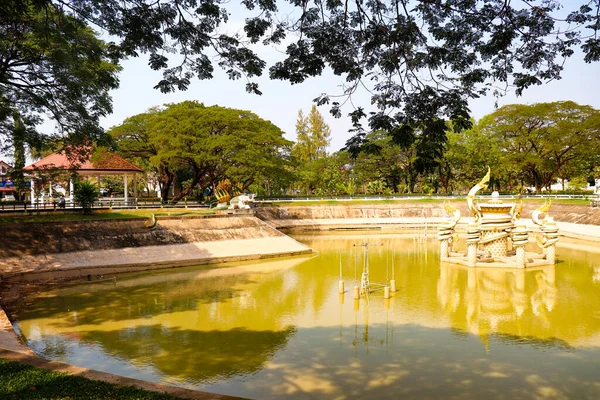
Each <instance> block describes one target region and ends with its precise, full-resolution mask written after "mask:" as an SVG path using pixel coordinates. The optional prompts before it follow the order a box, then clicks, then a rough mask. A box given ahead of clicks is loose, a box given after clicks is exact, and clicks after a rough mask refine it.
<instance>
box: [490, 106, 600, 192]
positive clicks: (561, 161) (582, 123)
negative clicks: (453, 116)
mask: <svg viewBox="0 0 600 400" xmlns="http://www.w3.org/2000/svg"><path fill="white" fill-rule="evenodd" d="M479 129H480V130H481V132H482V133H483V134H484V135H486V136H487V137H488V138H489V139H490V140H491V141H492V142H493V145H494V146H496V147H497V148H498V150H499V152H500V154H501V155H502V156H501V162H502V165H504V166H505V167H506V169H510V168H513V169H516V170H517V171H518V173H519V176H520V177H521V180H522V181H524V182H525V183H527V184H528V185H532V186H535V187H536V189H537V190H538V191H539V190H541V188H545V187H549V186H550V185H552V184H553V183H554V182H555V181H556V179H557V178H558V177H559V176H561V172H564V171H565V170H566V169H567V168H569V167H570V166H571V167H572V166H574V163H575V162H580V161H583V160H590V161H591V160H592V159H595V157H596V154H598V151H600V111H598V110H595V109H594V108H592V107H590V106H581V105H579V104H576V103H574V102H572V101H560V102H554V103H539V104H533V105H522V104H512V105H507V106H504V107H502V108H500V109H498V110H497V111H495V112H493V113H492V114H490V115H487V116H486V117H484V118H483V119H482V120H481V121H480V123H479Z"/></svg>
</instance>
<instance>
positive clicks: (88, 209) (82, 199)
mask: <svg viewBox="0 0 600 400" xmlns="http://www.w3.org/2000/svg"><path fill="white" fill-rule="evenodd" d="M99 197H100V190H99V189H98V186H96V185H95V184H93V183H91V182H89V181H81V182H77V184H76V185H75V192H74V196H73V198H74V199H75V202H77V203H78V204H79V205H80V206H81V209H82V211H83V214H84V215H89V214H91V213H92V206H93V205H94V202H96V201H98V198H99Z"/></svg>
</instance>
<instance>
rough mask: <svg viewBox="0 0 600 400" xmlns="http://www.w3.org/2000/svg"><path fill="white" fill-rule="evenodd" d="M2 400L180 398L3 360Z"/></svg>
mask: <svg viewBox="0 0 600 400" xmlns="http://www.w3.org/2000/svg"><path fill="white" fill-rule="evenodd" d="M0 398H1V399H5V400H12V399H14V400H17V399H18V400H24V399H27V400H29V399H64V400H67V399H149V400H154V399H157V400H169V399H176V397H173V396H169V395H166V394H161V393H155V392H149V391H146V390H141V389H137V388H135V387H133V386H118V385H112V384H110V383H106V382H100V381H93V380H90V379H86V378H83V377H81V376H75V375H69V374H66V373H63V372H54V371H49V370H46V369H42V368H35V367H32V366H29V365H25V364H21V363H18V362H14V361H8V360H5V359H0Z"/></svg>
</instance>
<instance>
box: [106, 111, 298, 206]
mask: <svg viewBox="0 0 600 400" xmlns="http://www.w3.org/2000/svg"><path fill="white" fill-rule="evenodd" d="M109 133H110V134H111V135H112V136H113V137H114V138H115V140H116V142H117V144H118V146H119V150H120V151H121V152H122V153H123V154H124V155H126V156H128V157H142V158H145V159H147V160H148V161H147V162H148V164H147V168H149V169H151V170H152V171H153V172H154V173H155V174H156V175H157V176H158V180H159V182H160V183H161V191H162V195H163V199H165V200H166V198H167V197H166V196H167V195H168V190H169V188H170V186H171V185H172V184H173V182H174V180H175V179H177V177H178V176H179V177H180V182H179V183H180V184H181V185H182V186H183V190H182V191H181V192H180V194H179V195H178V196H176V197H175V199H174V200H175V201H177V200H179V199H181V198H183V197H184V196H190V195H191V194H192V193H193V192H194V191H195V190H196V191H199V192H200V193H203V192H204V191H205V190H206V189H207V188H214V186H215V185H216V183H217V182H219V181H221V180H223V179H229V180H230V181H231V182H232V183H234V184H236V185H240V186H241V187H242V188H243V189H246V188H248V187H249V186H250V185H251V184H252V183H253V182H254V181H255V179H257V177H260V176H269V175H271V174H276V173H277V172H278V171H279V170H281V169H283V168H284V167H285V165H286V161H285V159H286V157H287V154H288V153H289V147H290V146H291V142H289V141H288V140H286V139H284V138H283V132H282V131H281V130H280V129H279V128H278V127H276V126H275V125H273V124H272V123H271V122H269V121H266V120H263V119H261V118H259V117H258V116H257V115H256V114H253V113H251V112H249V111H244V110H236V109H231V108H225V107H219V106H210V107H207V106H204V104H201V103H198V102H194V101H185V102H183V103H179V104H170V105H167V106H165V107H161V108H155V109H152V110H149V111H148V112H147V113H144V114H140V115H136V116H134V117H131V118H128V119H127V120H125V121H124V123H123V124H122V125H120V126H117V127H114V128H112V129H111V130H110V131H109ZM183 178H185V181H181V180H182V179H183Z"/></svg>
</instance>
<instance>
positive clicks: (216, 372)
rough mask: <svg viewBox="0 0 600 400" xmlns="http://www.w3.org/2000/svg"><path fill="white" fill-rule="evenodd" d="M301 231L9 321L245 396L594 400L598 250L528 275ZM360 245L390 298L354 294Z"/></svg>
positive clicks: (65, 356)
mask: <svg viewBox="0 0 600 400" xmlns="http://www.w3.org/2000/svg"><path fill="white" fill-rule="evenodd" d="M430 236H431V235H430ZM296 239H298V240H299V241H301V242H303V243H306V244H307V245H308V246H310V247H312V248H313V249H315V250H316V251H317V253H316V254H315V255H314V256H311V257H300V258H287V259H277V260H272V261H263V262H256V263H236V264H228V265H225V266H210V267H206V266H203V267H193V268H182V269H171V270H168V271H164V270H163V271H160V272H151V273H137V274H125V275H118V276H117V282H116V284H107V283H98V284H89V285H87V284H86V285H77V286H70V287H60V288H56V289H52V290H48V291H45V292H42V293H40V294H39V295H38V296H37V297H36V298H35V299H33V301H32V303H31V304H30V305H28V306H27V307H24V308H23V309H22V310H20V311H19V312H18V314H17V316H16V317H17V319H18V323H17V324H16V327H17V328H18V330H19V331H20V333H21V334H22V336H23V337H24V338H25V340H26V341H27V343H28V345H29V346H30V347H31V348H32V349H33V350H34V351H35V352H36V353H37V354H39V355H40V356H43V357H46V358H49V359H52V360H59V361H63V362H68V363H71V364H75V365H79V366H84V367H88V368H93V369H96V370H100V371H106V372H111V373H115V374H120V375H124V376H129V377H133V378H138V379H144V380H150V381H155V382H161V383H167V384H171V385H177V386H182V387H189V388H195V389H199V390H204V391H210V392H216V393H221V394H228V395H236V396H243V397H249V398H256V399H267V398H277V399H308V398H310V399H382V398H389V399H391V398H402V399H411V398H413V399H438V398H444V399H452V398H455V399H511V400H513V399H535V398H539V399H598V398H600V252H598V250H596V251H595V250H594V248H593V247H592V248H586V247H585V246H582V245H581V244H578V243H574V242H573V243H566V244H563V245H562V246H561V247H559V248H558V251H557V253H558V259H559V262H558V264H557V265H556V266H555V267H544V268H542V269H538V270H525V271H524V270H514V269H502V270H499V269H493V270H489V269H468V268H465V267H460V266H453V265H445V264H444V265H440V262H439V259H438V257H439V255H438V251H437V247H438V243H437V241H435V240H434V239H433V238H431V237H430V238H427V239H425V240H418V239H416V236H414V235H406V234H380V233H364V232H360V233H359V232H354V233H350V234H343V235H302V236H296ZM365 240H368V241H369V243H370V244H373V245H375V244H380V245H381V246H372V247H370V250H369V264H370V272H371V274H370V279H371V282H380V283H385V282H386V280H388V279H391V278H392V274H393V276H394V278H395V280H396V286H397V289H398V291H397V292H396V293H394V294H393V297H392V298H391V299H389V300H386V299H384V298H383V291H382V290H379V291H375V292H373V293H371V294H370V296H369V300H368V302H367V300H366V299H361V300H359V301H355V300H354V299H353V296H352V287H353V286H354V285H356V284H358V283H357V280H356V279H360V274H361V272H362V268H363V256H364V249H363V248H360V247H354V246H353V245H354V244H360V243H362V242H364V241H365ZM563 242H564V241H563ZM532 249H533V248H532ZM340 255H341V261H342V270H343V271H342V275H343V280H344V281H345V286H346V293H345V295H340V294H338V281H339V279H340ZM392 266H393V268H392Z"/></svg>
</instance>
